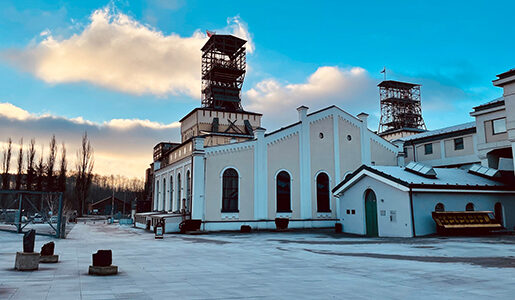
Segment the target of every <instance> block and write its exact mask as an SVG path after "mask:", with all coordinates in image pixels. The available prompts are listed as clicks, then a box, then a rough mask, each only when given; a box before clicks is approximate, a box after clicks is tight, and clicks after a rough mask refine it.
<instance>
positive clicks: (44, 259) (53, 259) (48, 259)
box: [39, 254, 59, 264]
mask: <svg viewBox="0 0 515 300" xmlns="http://www.w3.org/2000/svg"><path fill="white" fill-rule="evenodd" d="M39 262H40V263H45V264H55V263H57V262H59V255H56V254H54V255H41V256H40V257H39Z"/></svg>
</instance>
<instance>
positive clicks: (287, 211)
mask: <svg viewBox="0 0 515 300" xmlns="http://www.w3.org/2000/svg"><path fill="white" fill-rule="evenodd" d="M281 173H285V174H286V175H288V178H289V181H288V189H289V196H288V198H289V199H288V203H289V204H288V209H287V210H279V185H278V184H279V181H278V178H279V175H280V174H281ZM292 181H293V180H292V176H291V174H290V172H288V171H287V170H284V169H281V170H279V171H278V172H277V173H276V174H275V211H276V212H277V213H291V212H292Z"/></svg>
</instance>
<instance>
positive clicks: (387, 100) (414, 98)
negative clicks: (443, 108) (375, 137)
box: [378, 80, 426, 133]
mask: <svg viewBox="0 0 515 300" xmlns="http://www.w3.org/2000/svg"><path fill="white" fill-rule="evenodd" d="M378 86H379V98H380V102H381V120H380V122H379V133H383V132H387V131H393V130H399V129H423V130H425V129H426V125H425V123H424V119H423V118H422V107H421V105H420V85H419V84H413V83H407V82H401V81H394V80H385V81H383V82H381V83H380V84H379V85H378Z"/></svg>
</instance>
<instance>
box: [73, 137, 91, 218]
mask: <svg viewBox="0 0 515 300" xmlns="http://www.w3.org/2000/svg"><path fill="white" fill-rule="evenodd" d="M93 165H94V158H93V148H92V147H91V143H90V141H89V140H88V133H87V132H84V135H83V136H82V144H81V147H80V148H79V150H78V151H77V161H76V163H75V168H76V172H77V174H76V179H75V195H76V200H77V201H78V204H79V205H78V207H79V216H82V215H83V214H84V204H85V203H86V199H87V198H88V193H89V188H90V186H91V181H92V177H93Z"/></svg>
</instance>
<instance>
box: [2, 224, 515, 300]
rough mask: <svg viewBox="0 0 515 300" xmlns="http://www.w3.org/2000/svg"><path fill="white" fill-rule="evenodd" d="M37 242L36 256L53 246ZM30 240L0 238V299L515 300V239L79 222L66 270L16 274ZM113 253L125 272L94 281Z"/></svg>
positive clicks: (59, 249)
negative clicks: (200, 230)
mask: <svg viewBox="0 0 515 300" xmlns="http://www.w3.org/2000/svg"><path fill="white" fill-rule="evenodd" d="M50 240H51V238H50V237H45V236H37V237H36V248H37V249H40V247H41V245H43V244H44V243H45V242H47V241H50ZM21 247H22V236H21V235H17V234H14V233H9V232H0V299H241V298H250V299H257V298H263V299H287V298H293V299H330V298H335V299H343V298H346V299H410V298H418V299H463V298H467V299H486V298H489V299H513V298H514V297H515V284H514V283H515V281H514V280H515V279H514V278H515V257H514V256H515V237H513V236H494V237H484V238H416V239H386V238H380V239H372V238H360V237H350V236H344V235H333V234H332V233H331V231H317V232H308V233H306V232H302V233H300V232H280V233H279V232H262V233H252V234H233V233H231V234H229V233H217V234H208V235H196V236H191V235H187V236H185V235H166V236H165V239H164V240H154V236H153V234H151V233H148V232H145V231H143V230H140V229H134V228H131V227H125V226H118V225H106V224H102V223H98V222H96V224H92V223H88V224H81V223H79V224H77V225H76V226H75V227H73V229H72V230H71V232H70V233H69V235H68V238H67V239H65V240H57V241H56V253H57V254H59V255H60V263H58V264H41V265H40V270H38V271H34V272H18V271H14V270H13V266H14V257H15V252H16V251H17V250H19V249H21ZM98 249H112V250H113V263H114V264H115V265H118V267H119V270H120V273H119V275H118V276H112V277H95V276H89V275H87V270H88V266H89V265H90V264H91V254H92V253H94V252H95V251H96V250H98Z"/></svg>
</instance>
